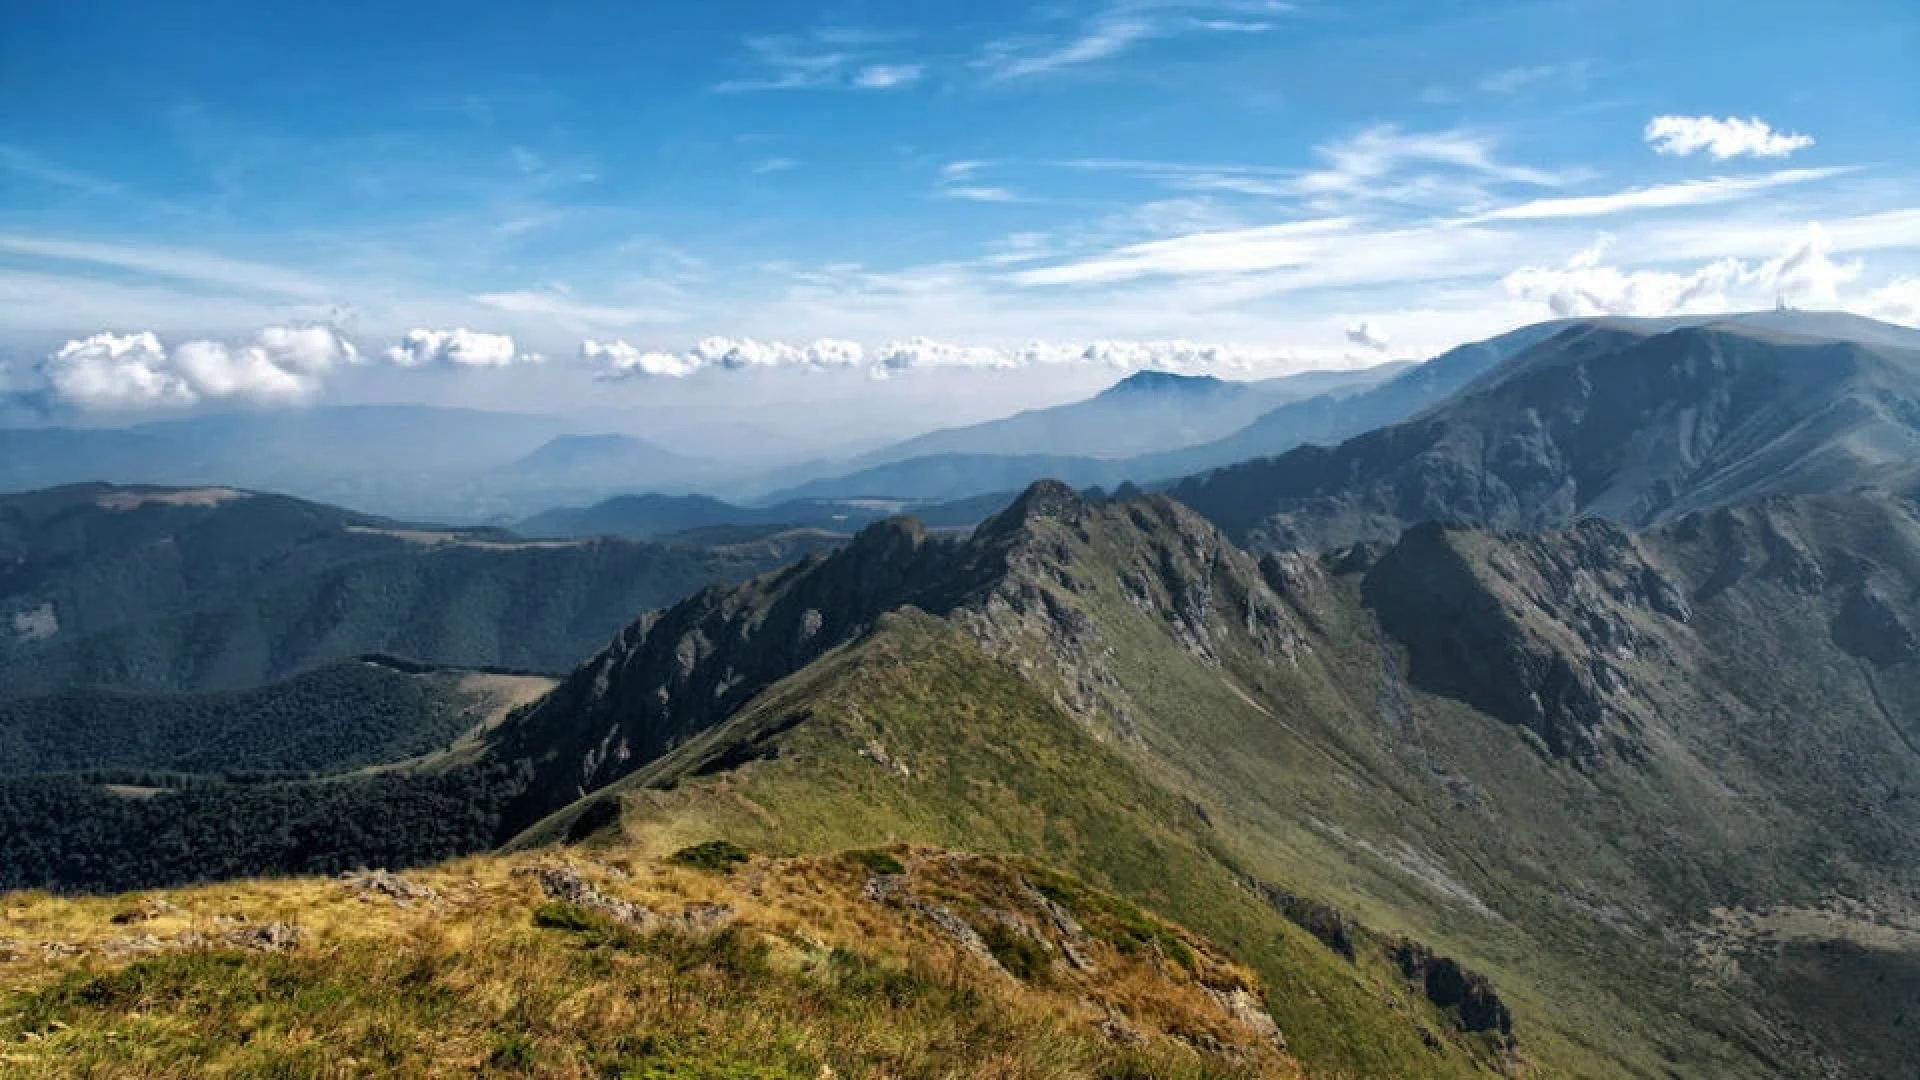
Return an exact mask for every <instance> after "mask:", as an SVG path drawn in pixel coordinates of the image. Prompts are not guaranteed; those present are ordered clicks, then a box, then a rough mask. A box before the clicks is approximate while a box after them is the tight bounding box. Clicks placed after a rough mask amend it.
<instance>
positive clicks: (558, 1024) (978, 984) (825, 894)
mask: <svg viewBox="0 0 1920 1080" xmlns="http://www.w3.org/2000/svg"><path fill="white" fill-rule="evenodd" d="M562 865H564V866H566V867H568V868H569V869H570V870H571V872H572V873H573V874H574V875H575V880H577V881H584V882H586V883H587V884H588V887H590V888H591V889H593V890H595V891H596V892H597V893H598V894H599V895H600V896H601V897H611V898H613V899H615V900H617V901H620V902H624V903H629V904H639V905H642V906H643V907H644V908H645V909H646V910H647V911H648V912H650V913H651V916H650V918H651V920H652V921H651V922H644V923H641V924H640V925H634V924H631V923H626V922H622V921H619V920H617V919H615V918H612V917H609V916H608V915H607V914H605V913H604V911H602V910H598V909H596V908H595V907H594V906H593V904H592V903H586V902H579V903H569V902H564V901H557V900H553V899H549V898H548V897H547V895H545V890H544V889H543V887H542V886H541V885H540V884H539V881H538V878H537V877H536V876H533V875H530V874H528V873H526V872H527V871H532V870H536V869H539V868H542V867H556V866H562ZM870 865H877V866H880V867H881V868H882V869H884V870H904V871H905V873H904V874H902V875H901V876H900V877H898V878H895V879H892V880H894V881H898V882H900V883H902V884H901V885H900V886H899V887H900V888H904V889H905V890H907V891H909V892H910V893H912V894H913V895H914V896H916V897H919V898H921V899H922V900H923V901H924V902H927V903H939V904H941V905H942V906H944V907H946V908H947V910H949V911H951V912H954V913H956V915H957V917H959V918H962V919H964V920H966V921H967V922H968V923H969V924H970V925H973V926H975V927H977V928H981V932H983V933H988V934H990V933H991V928H992V927H993V926H995V925H999V923H996V922H995V917H994V916H992V915H990V914H989V912H999V913H1003V914H1002V915H1001V916H1000V918H1014V919H1018V920H1022V921H1023V923H1024V925H1027V926H1030V927H1038V928H1039V929H1038V931H1037V932H1038V935H1039V937H1038V938H1036V939H1034V940H1039V941H1045V942H1047V943H1046V944H1041V945H1039V946H1037V949H1038V951H1037V952H1036V951H1035V949H1036V947H1035V946H1032V945H1025V946H1023V945H1020V944H1018V942H1017V941H1016V940H1013V939H1008V938H1005V937H1004V936H1002V937H992V936H990V937H989V938H988V940H989V941H990V943H992V947H993V948H994V950H995V952H994V955H996V956H1004V957H1006V958H1007V960H1008V962H1009V963H1010V964H1012V965H1013V966H1011V967H1005V968H1003V967H1001V966H999V963H998V962H997V961H992V960H987V959H984V958H981V957H979V956H977V955H974V954H970V953H968V952H966V951H965V950H964V949H962V948H960V947H959V946H958V945H957V944H956V942H955V940H954V939H950V938H948V937H946V936H943V935H942V934H941V933H940V932H939V931H937V930H936V929H934V928H933V927H932V926H931V924H930V923H929V921H928V920H926V919H924V918H922V917H921V916H919V915H918V914H916V913H915V912H913V911H912V910H910V909H908V908H906V907H903V906H900V905H890V904H887V903H882V902H878V901H875V900H874V899H871V898H870V897H869V896H867V895H864V894H865V893H867V891H868V889H869V884H868V883H869V882H870V881H871V880H873V877H874V872H873V871H872V870H870V869H869V866H870ZM1023 880H1024V881H1028V882H1032V883H1038V884H1039V885H1040V887H1041V888H1044V889H1046V890H1047V891H1048V892H1049V893H1050V894H1051V895H1053V896H1055V897H1056V898H1058V899H1057V900H1056V902H1058V903H1062V904H1064V905H1065V906H1066V907H1067V908H1069V909H1071V910H1072V911H1073V913H1074V914H1075V915H1077V916H1078V920H1079V923H1080V924H1081V925H1082V926H1084V930H1083V931H1081V932H1080V933H1079V935H1078V942H1079V943H1078V945H1077V946H1076V947H1077V949H1078V955H1080V956H1081V957H1082V958H1083V959H1084V960H1085V961H1088V962H1089V963H1090V964H1091V970H1081V969H1075V968H1070V967H1069V966H1068V965H1067V964H1066V962H1065V960H1064V953H1063V952H1062V951H1061V947H1060V942H1061V941H1062V940H1066V939H1065V938H1064V937H1062V936H1061V935H1063V934H1065V933H1067V932H1066V931H1059V930H1055V929H1048V928H1047V927H1048V926H1049V925H1050V924H1048V923H1046V922H1045V921H1044V920H1045V916H1044V914H1043V913H1042V910H1041V909H1040V908H1039V907H1038V901H1036V900H1034V899H1033V896H1034V894H1033V893H1032V892H1031V891H1028V890H1027V888H1026V887H1024V886H1023V885H1022V884H1021V882H1022V881H1023ZM407 885H408V886H409V887H412V888H416V889H418V888H424V889H428V890H431V894H429V895H416V896H415V897H413V898H412V899H409V900H408V901H407V902H406V903H405V904H404V905H403V904H398V903H395V902H394V901H392V900H391V899H389V898H388V897H387V896H385V895H381V894H377V893H362V892H358V891H356V890H354V889H352V888H350V887H348V886H347V885H346V884H343V883H341V882H337V881H326V880H312V879H308V880H282V881H273V882H233V883H228V884H224V885H218V886H209V887H204V888H199V889H193V890H182V891H176V892H173V893H170V894H166V895H165V896H158V895H154V894H149V895H146V896H139V897H125V898H120V899H117V900H116V899H93V900H63V899H54V898H49V897H46V896H42V895H33V894H17V895H14V896H9V897H5V898H4V901H5V922H4V924H0V925H4V927H5V929H6V931H7V933H8V934H9V935H10V936H11V937H12V938H13V940H11V941H8V942H6V943H5V944H4V945H0V980H4V982H5V984H6V986H7V990H6V991H5V992H4V993H0V1076H20V1077H28V1076H32V1077H43V1076H102V1075H111V1076H146V1077H186V1076H201V1075H206V1074H208V1073H210V1072H219V1073H223V1074H227V1075H237V1076H279V1077H304V1076H316V1077H317V1076H343V1075H379V1076H470V1075H492V1076H516V1075H538V1076H547V1077H609V1076H612V1077H630V1078H644V1080H667V1078H688V1080H693V1078H699V1080H734V1078H738V1080H747V1078H753V1080H819V1078H821V1077H844V1078H852V1077H873V1078H881V1077H893V1078H902V1080H905V1078H928V1080H931V1078H935V1077H941V1078H948V1077H951V1078H963V1077H972V1078H978V1080H1003V1078H1005V1080H1013V1078H1022V1080H1026V1078H1031V1080H1042V1078H1047V1080H1072V1078H1088V1080H1093V1078H1104V1080H1143V1078H1146V1077H1157V1078H1166V1080H1238V1078H1251V1077H1255V1076H1266V1077H1282V1078H1284V1077H1296V1076H1299V1075H1300V1072H1299V1070H1298V1068H1297V1066H1296V1065H1295V1064H1294V1062H1293V1061H1292V1060H1291V1058H1289V1057H1288V1056H1287V1054H1286V1053H1285V1052H1284V1051H1283V1050H1282V1049H1281V1048H1280V1047H1278V1046H1277V1045H1275V1044H1274V1043H1273V1042H1272V1041H1271V1040H1270V1039H1268V1038H1266V1037H1265V1036H1264V1035H1262V1034H1261V1033H1260V1032H1258V1031H1257V1030H1255V1029H1253V1028H1250V1027H1248V1026H1246V1025H1245V1024H1244V1023H1243V1022H1241V1021H1240V1020H1238V1019H1237V1018H1236V1017H1235V1016H1234V1014H1233V1013H1231V1012H1230V1011H1229V1010H1228V1008H1227V1006H1226V1005H1224V1004H1222V1002H1221V1000H1220V999H1219V998H1217V997H1215V996H1214V993H1228V994H1231V993H1234V992H1236V991H1238V992H1254V993H1257V991H1258V984H1257V983H1256V982H1255V981H1254V979H1253V977H1252V976H1251V974H1250V973H1248V972H1246V971H1245V970H1244V969H1242V968H1240V967H1238V966H1237V965H1235V964H1234V963H1232V962H1231V961H1229V960H1227V959H1225V958H1224V957H1223V956H1222V955H1221V954H1220V953H1219V952H1218V951H1217V950H1215V949H1214V948H1212V947H1211V946H1209V945H1207V944H1206V943H1205V942H1203V941H1201V940H1199V939H1197V938H1194V937H1192V936H1190V935H1187V934H1184V933H1182V932H1180V931H1178V930H1175V929H1174V928H1172V927H1170V926H1167V925H1165V924H1162V923H1159V922H1157V921H1156V920H1153V919H1151V918H1150V917H1148V916H1145V915H1143V914H1141V913H1139V912H1138V911H1136V910H1134V909H1131V908H1130V907H1128V906H1127V905H1125V904H1122V903H1120V902H1118V901H1116V900H1114V899H1112V898H1111V897H1107V896H1103V895H1101V894H1099V893H1097V892H1094V891H1092V890H1089V889H1087V888H1085V887H1084V886H1081V885H1079V884H1077V883H1075V882H1073V881H1071V880H1069V879H1065V878H1062V877H1059V876H1058V875H1053V874H1050V873H1046V872H1044V871H1042V870H1040V869H1038V868H1036V867H1032V866H1027V865H1017V864H1010V863H1007V862H1004V861H1000V860H993V859H985V858H966V857H953V856H949V855H946V854H944V853H940V852H937V851H929V850H925V849H914V850H910V849H907V848H894V849H891V850H890V851H888V852H886V853H871V852H870V853H863V854H862V855H861V857H860V858H858V859H856V858H852V857H827V858H821V859H808V860H769V859H756V860H753V861H751V862H750V863H747V864H745V865H741V866H737V867H733V868H731V870H730V871H729V872H726V873H715V872H708V871H702V870H698V869H690V868H684V867H681V866H677V865H673V864H672V863H671V862H669V861H667V860H634V859H620V860H615V861H614V862H612V863H600V862H593V861H588V860H583V859H579V858H571V859H568V860H566V862H565V863H561V862H558V861H556V860H553V859H551V858H544V857H543V858H524V859H498V858H477V859H469V860H466V861H464V862H460V863H455V864H450V865H448V866H445V867H442V868H440V869H437V870H433V871H425V872H421V873H418V874H413V875H409V877H408V879H407ZM716 913H718V914H716ZM683 914H692V915H694V916H695V917H696V918H698V919H704V920H709V921H710V922H711V923H717V924H718V925H709V924H705V923H703V924H701V925H693V924H689V923H687V922H686V921H684V919H683V918H682V916H683ZM129 917H133V918H134V922H133V924H132V925H116V924H115V920H116V918H117V919H118V920H126V919H128V918H129ZM243 920H244V921H243ZM278 921H284V922H285V923H286V924H289V925H293V926H295V927H297V932H298V933H299V935H300V936H299V940H298V942H297V944H295V945H294V946H292V947H291V948H289V949H286V950H284V951H262V950H250V949H247V948H241V947H233V946H229V945H222V944H213V945H182V944H181V941H182V939H183V938H185V937H187V936H188V935H192V934H199V935H202V936H205V937H214V938H217V937H219V936H220V935H222V934H225V933H230V932H232V930H231V928H234V927H239V928H242V931H243V932H244V930H245V928H249V927H261V926H268V925H273V924H274V923H275V922H278ZM1143 940H1144V941H1145V942H1146V946H1145V947H1143V946H1142V944H1141V942H1142V941H1143ZM129 943H132V944H129ZM49 945H51V946H53V948H48V946H49ZM1169 958H1173V959H1171V960H1170V959H1169ZM1013 970H1017V971H1018V972H1019V973H1018V974H1017V975H1016V974H1010V973H1009V972H1010V971H1013ZM1103 1024H1106V1025H1109V1027H1108V1028H1107V1029H1106V1030H1113V1028H1112V1027H1111V1025H1114V1024H1118V1025H1121V1026H1123V1027H1124V1029H1125V1030H1126V1031H1128V1032H1129V1033H1130V1037H1129V1038H1127V1039H1119V1038H1115V1037H1113V1036H1111V1035H1110V1034H1107V1033H1106V1030H1103V1027H1102V1025H1103Z"/></svg>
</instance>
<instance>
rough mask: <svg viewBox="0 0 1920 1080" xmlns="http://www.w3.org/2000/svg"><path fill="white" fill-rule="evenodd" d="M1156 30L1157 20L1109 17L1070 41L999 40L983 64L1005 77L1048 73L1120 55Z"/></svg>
mask: <svg viewBox="0 0 1920 1080" xmlns="http://www.w3.org/2000/svg"><path fill="white" fill-rule="evenodd" d="M1156 34H1157V31H1156V30H1155V28H1154V26H1153V24H1152V23H1150V22H1148V21H1146V20H1145V19H1139V18H1116V17H1107V18H1102V19H1099V20H1097V21H1095V22H1094V23H1093V24H1092V25H1091V26H1088V27H1086V28H1085V29H1084V30H1083V31H1082V32H1081V33H1080V34H1079V35H1077V36H1075V37H1073V38H1070V39H1068V40H1066V41H1058V42H1046V43H1042V44H1040V45H1038V46H1036V45H1033V44H1031V43H1026V42H1006V41H1002V42H995V43H994V44H993V45H991V46H989V47H988V50H987V53H986V55H985V57H983V58H982V64H983V65H984V66H985V67H986V68H988V69H989V70H990V71H992V72H993V74H994V76H995V77H996V78H1001V79H1019V78H1026V77H1028V76H1032V75H1044V74H1046V73H1048V72H1052V71H1058V70H1060V69H1061V68H1067V67H1073V66H1075V65H1078V64H1087V63H1092V62H1093V61H1096V60H1105V59H1107V58H1108V57H1112V56H1118V55H1120V54H1121V53H1123V52H1126V51H1127V50H1128V49H1130V48H1132V47H1133V46H1134V45H1137V44H1139V43H1140V42H1142V41H1145V40H1147V39H1148V38H1151V37H1154V36H1156Z"/></svg>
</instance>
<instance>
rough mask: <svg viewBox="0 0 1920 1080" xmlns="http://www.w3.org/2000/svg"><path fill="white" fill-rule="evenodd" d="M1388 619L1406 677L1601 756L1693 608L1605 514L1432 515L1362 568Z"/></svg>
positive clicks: (1561, 745) (1590, 756)
mask: <svg viewBox="0 0 1920 1080" xmlns="http://www.w3.org/2000/svg"><path fill="white" fill-rule="evenodd" d="M1361 590H1362V595H1363V598H1364V599H1365V601H1366V603H1367V604H1368V606H1369V607H1371V608H1372V609H1373V611H1374V613H1375V614H1376V615H1377V617H1378V618H1379V619H1380V624H1381V627H1382V628H1383V629H1384V630H1385V631H1386V632H1387V633H1388V634H1389V635H1390V636H1392V637H1393V638H1394V639H1395V640H1396V641H1398V642H1400V643H1401V644H1402V645H1404V646H1405V647H1406V648H1407V651H1408V660H1409V666H1410V669H1411V670H1410V671H1409V678H1410V679H1411V680H1412V681H1413V682H1414V684H1415V685H1417V686H1420V687H1421V688H1422V689H1425V690H1428V691H1430V692H1433V693H1438V694H1442V695H1445V696H1447V697H1452V698H1456V699H1458V700H1461V701H1464V702H1467V703H1468V704H1470V705H1473V706H1474V707H1476V708H1478V709H1481V710H1482V711H1484V712H1487V713H1489V714H1490V715H1493V716H1495V717H1498V718H1500V719H1502V720H1505V721H1507V722H1509V723H1512V724H1516V725H1518V726H1521V727H1524V728H1526V729H1528V730H1529V731H1532V732H1533V733H1534V734H1535V735H1537V736H1539V738H1540V740H1541V741H1542V743H1544V744H1545V746H1546V748H1547V750H1548V751H1549V752H1550V753H1552V754H1554V755H1556V756H1560V757H1566V758H1570V759H1574V760H1577V761H1581V762H1585V763H1593V762H1595V761H1597V759H1598V758H1599V757H1600V755H1601V753H1602V751H1603V750H1604V749H1607V748H1608V747H1613V748H1616V749H1631V747H1632V745H1633V740H1634V737H1635V733H1636V731H1637V729H1638V727H1639V710H1640V706H1639V704H1638V702H1637V701H1636V699H1635V697H1634V695H1633V693H1632V676H1631V672H1632V670H1633V669H1634V667H1635V665H1636V663H1637V662H1639V661H1642V660H1647V659H1649V658H1655V657H1657V656H1658V654H1659V653H1660V652H1661V650H1662V649H1663V645H1662V640H1663V639H1662V633H1663V625H1662V624H1681V623H1684V622H1685V620H1686V619H1687V618H1688V617H1689V615H1690V608H1689V606H1688V603H1687V600H1686V596H1685V594H1684V592H1683V590H1682V589H1681V587H1680V586H1679V585H1678V584H1676V583H1675V582H1673V581H1671V580H1670V579H1669V578H1668V577H1667V576H1666V575H1665V574H1664V573H1663V572H1662V571H1661V570H1660V569H1659V568H1658V567H1657V566H1655V565H1653V564H1652V563H1651V562H1650V561H1648V559H1647V558H1646V557H1645V555H1644V554H1643V553H1642V552H1641V551H1640V550H1639V548H1638V547H1637V546H1636V544H1635V541H1634V539H1633V537H1632V536H1630V535H1628V534H1627V533H1625V532H1624V531H1622V530H1620V529H1619V528H1617V527H1614V526H1611V525H1606V524H1602V523H1598V522H1590V523H1586V524H1583V525H1581V526H1579V527H1577V528H1574V529H1570V530H1566V531H1564V532H1560V533H1552V534H1546V535H1542V536H1538V537H1525V538H1521V537H1507V538H1502V539H1501V540H1500V541H1498V542H1493V541H1489V539H1488V538H1487V537H1486V535H1485V534H1481V533H1469V532H1465V531H1463V530H1458V529H1448V528H1445V527H1442V526H1436V525H1428V526H1422V527H1420V528H1417V529H1413V530H1410V531H1409V532H1408V533H1407V534H1406V536H1404V537H1402V538H1401V540H1400V542H1399V543H1397V544H1395V545H1394V546H1393V548H1392V549H1390V550H1389V551H1388V552H1387V553H1386V554H1385V555H1384V556H1382V557H1381V558H1380V559H1379V561H1378V562H1376V563H1375V564H1373V566H1372V567H1371V568H1370V569H1369V570H1368V571H1367V572H1366V575H1365V577H1364V578H1363V579H1362V585H1361Z"/></svg>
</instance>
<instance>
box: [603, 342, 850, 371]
mask: <svg viewBox="0 0 1920 1080" xmlns="http://www.w3.org/2000/svg"><path fill="white" fill-rule="evenodd" d="M580 356H581V358H582V359H585V360H588V361H590V362H592V363H595V364H598V365H600V367H601V371H600V375H599V377H600V378H603V379H630V378H644V377H647V376H660V377H666V378H675V379H683V378H686V377H687V376H689V375H693V374H696V373H698V372H701V371H704V370H706V369H708V368H720V369H722V370H726V371H739V370H743V369H746V368H778V367H785V368H808V369H820V370H825V369H831V368H851V367H859V366H860V365H861V364H862V363H864V362H865V360H866V350H865V349H864V348H862V347H861V345H860V344H859V343H858V342H854V341H841V340H837V339H834V338H822V339H820V340H819V341H815V342H813V343H811V344H806V345H792V344H788V343H786V342H783V341H756V340H754V339H753V338H727V337H710V338H705V339H702V340H701V341H700V342H699V343H698V344H696V345H694V347H693V348H691V349H688V350H686V351H685V352H659V351H647V350H643V349H640V348H638V347H636V346H633V345H629V344H627V343H626V342H624V341H610V342H600V341H587V342H585V343H583V344H582V345H581V346H580Z"/></svg>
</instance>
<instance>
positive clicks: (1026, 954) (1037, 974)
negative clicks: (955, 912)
mask: <svg viewBox="0 0 1920 1080" xmlns="http://www.w3.org/2000/svg"><path fill="white" fill-rule="evenodd" d="M974 930H975V931H976V932H977V933H979V935H980V940H982V941H984V942H986V943H987V951H989V952H991V953H993V958H994V959H995V960H998V961H999V962H1000V966H1001V967H1003V968H1006V969H1007V973H1008V974H1009V975H1012V976H1013V977H1014V978H1016V979H1019V980H1020V981H1022V982H1038V981H1040V980H1042V979H1045V978H1046V977H1047V976H1048V975H1049V974H1050V973H1051V972H1052V970H1053V954H1052V953H1051V952H1048V951H1047V947H1046V946H1045V945H1042V944H1040V943H1039V942H1038V941H1035V940H1034V939H1033V938H1030V937H1028V936H1027V935H1025V934H1023V933H1021V932H1019V931H1018V930H1016V929H1014V928H1013V927H1011V926H1008V925H1007V924H1006V923H1003V922H1001V921H999V920H998V919H985V920H982V925H979V926H976V927H974Z"/></svg>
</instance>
